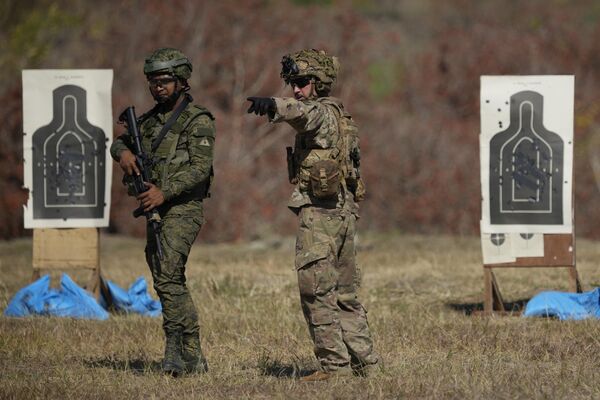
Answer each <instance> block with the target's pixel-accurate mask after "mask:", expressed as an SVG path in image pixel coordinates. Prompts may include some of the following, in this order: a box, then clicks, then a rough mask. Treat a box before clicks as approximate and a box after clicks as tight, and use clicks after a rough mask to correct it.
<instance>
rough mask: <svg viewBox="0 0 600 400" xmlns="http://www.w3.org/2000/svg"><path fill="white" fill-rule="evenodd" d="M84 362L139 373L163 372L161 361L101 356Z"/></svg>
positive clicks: (99, 366)
mask: <svg viewBox="0 0 600 400" xmlns="http://www.w3.org/2000/svg"><path fill="white" fill-rule="evenodd" d="M84 364H85V366H86V367H88V368H109V369H114V370H117V371H130V372H133V373H134V374H138V375H143V374H147V373H156V372H162V369H161V364H160V362H159V361H149V360H143V359H134V360H117V359H114V358H101V359H97V360H86V361H84Z"/></svg>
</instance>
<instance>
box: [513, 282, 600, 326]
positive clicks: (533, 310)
mask: <svg viewBox="0 0 600 400" xmlns="http://www.w3.org/2000/svg"><path fill="white" fill-rule="evenodd" d="M523 316H525V317H555V318H558V319H560V320H567V319H571V320H580V319H585V318H600V288H597V289H594V290H592V291H590V292H585V293H565V292H541V293H539V294H537V295H535V296H534V297H532V298H531V300H529V302H528V303H527V307H525V312H524V313H523Z"/></svg>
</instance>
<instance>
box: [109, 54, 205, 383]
mask: <svg viewBox="0 0 600 400" xmlns="http://www.w3.org/2000/svg"><path fill="white" fill-rule="evenodd" d="M191 72H192V65H191V63H190V62H189V60H188V59H187V58H186V57H185V56H184V55H183V53H181V52H180V51H178V50H175V49H171V48H162V49H158V50H156V51H155V52H154V53H153V54H152V55H150V56H149V57H148V58H147V59H146V61H145V65H144V73H145V75H146V77H147V79H148V84H149V87H150V92H151V94H152V96H153V97H154V99H155V101H156V106H155V107H154V108H153V109H152V110H150V111H149V112H147V113H146V114H144V115H143V116H141V117H140V118H139V130H140V134H141V136H142V146H143V148H144V151H145V152H147V153H149V156H150V157H151V159H152V168H151V176H152V178H151V182H148V183H147V185H146V186H147V187H148V191H146V192H144V193H142V194H140V195H139V196H138V197H137V198H138V200H139V201H140V203H141V205H142V206H143V207H144V211H149V210H152V209H154V208H156V209H157V210H158V212H159V214H160V217H161V220H162V224H161V225H162V226H161V229H160V232H159V237H160V244H161V247H162V251H163V254H164V257H163V259H162V260H161V259H159V256H158V254H157V246H156V242H155V240H154V231H153V230H152V227H151V225H149V226H148V237H147V244H146V261H147V263H148V266H149V267H150V270H151V272H152V278H153V281H154V289H155V290H156V292H157V294H158V296H159V298H160V301H161V305H162V312H163V329H164V331H165V336H166V347H165V357H164V359H163V363H162V367H163V370H164V371H165V372H167V373H169V374H172V375H175V376H177V375H180V374H181V373H183V372H184V371H185V372H188V373H192V372H206V371H207V370H208V365H207V362H206V359H205V358H204V356H203V354H202V350H201V347H200V333H199V330H200V329H199V326H198V315H197V312H196V307H195V306H194V303H193V301H192V297H191V296H190V293H189V291H188V288H187V286H186V284H185V281H186V278H185V264H186V261H187V258H188V254H189V252H190V248H191V246H192V243H194V240H195V239H196V236H197V235H198V232H199V231H200V227H201V225H202V223H203V212H202V200H203V199H204V198H205V197H206V196H207V194H208V187H209V185H210V181H211V179H212V160H213V147H214V141H215V124H214V118H213V116H212V114H211V113H210V112H209V111H208V110H207V109H206V108H203V107H200V106H195V105H192V104H191V101H192V99H191V96H189V94H187V91H188V90H189V85H188V82H187V80H188V79H189V78H190V76H191ZM177 114H179V115H177ZM173 115H175V116H174V117H173V119H172V120H171V122H172V125H171V126H170V128H168V130H167V129H165V132H166V136H164V137H163V139H162V140H160V141H157V140H156V138H157V137H158V136H159V133H160V132H161V130H162V129H163V127H164V126H165V125H166V124H169V122H168V121H169V119H170V118H171V116H173ZM153 145H154V146H153ZM132 148H133V147H132V140H131V137H130V136H129V135H128V134H124V135H121V136H119V137H118V138H117V139H116V140H115V141H114V143H113V145H112V147H111V155H112V157H113V158H114V159H115V160H116V161H117V162H119V164H120V166H121V167H122V169H123V171H124V172H125V174H126V177H125V179H124V181H126V180H127V177H128V176H131V175H133V174H137V175H139V169H138V166H137V164H136V159H135V156H134V155H133V154H132V151H131V149H132Z"/></svg>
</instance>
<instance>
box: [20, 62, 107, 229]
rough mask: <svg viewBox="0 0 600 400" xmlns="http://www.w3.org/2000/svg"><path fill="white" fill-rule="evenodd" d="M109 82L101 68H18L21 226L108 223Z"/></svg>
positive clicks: (104, 224)
mask: <svg viewBox="0 0 600 400" xmlns="http://www.w3.org/2000/svg"><path fill="white" fill-rule="evenodd" d="M111 85H112V71H106V70H69V71H67V70H50V71H41V70H39V71H24V72H23V91H24V93H23V106H24V128H25V129H24V131H25V136H24V138H25V139H24V149H25V151H24V153H25V154H24V155H25V165H26V170H27V172H28V173H26V184H27V185H26V186H27V187H28V188H29V194H30V196H29V202H28V206H27V207H26V210H25V226H26V227H31V228H33V227H35V228H40V227H91V226H108V213H109V205H110V176H111V165H112V163H110V162H109V160H108V157H109V155H108V154H107V148H108V147H107V145H109V144H110V139H111V137H112V112H111V101H110V89H111ZM42 116H43V117H42ZM43 118H44V119H45V121H44V119H43ZM31 132H33V134H31Z"/></svg>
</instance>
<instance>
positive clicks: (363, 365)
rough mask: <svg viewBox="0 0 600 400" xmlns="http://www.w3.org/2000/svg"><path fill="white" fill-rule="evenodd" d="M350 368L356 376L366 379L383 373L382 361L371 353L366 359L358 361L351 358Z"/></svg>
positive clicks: (377, 355) (375, 354)
mask: <svg viewBox="0 0 600 400" xmlns="http://www.w3.org/2000/svg"><path fill="white" fill-rule="evenodd" d="M350 366H351V367H352V371H353V372H354V374H355V375H356V376H360V377H363V378H366V377H368V376H375V375H378V374H380V373H381V372H382V371H383V361H382V359H381V357H380V356H379V354H377V353H375V352H373V353H371V354H370V355H369V356H368V357H366V358H365V359H363V360H362V361H359V360H358V359H357V358H356V357H354V356H351V362H350Z"/></svg>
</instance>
